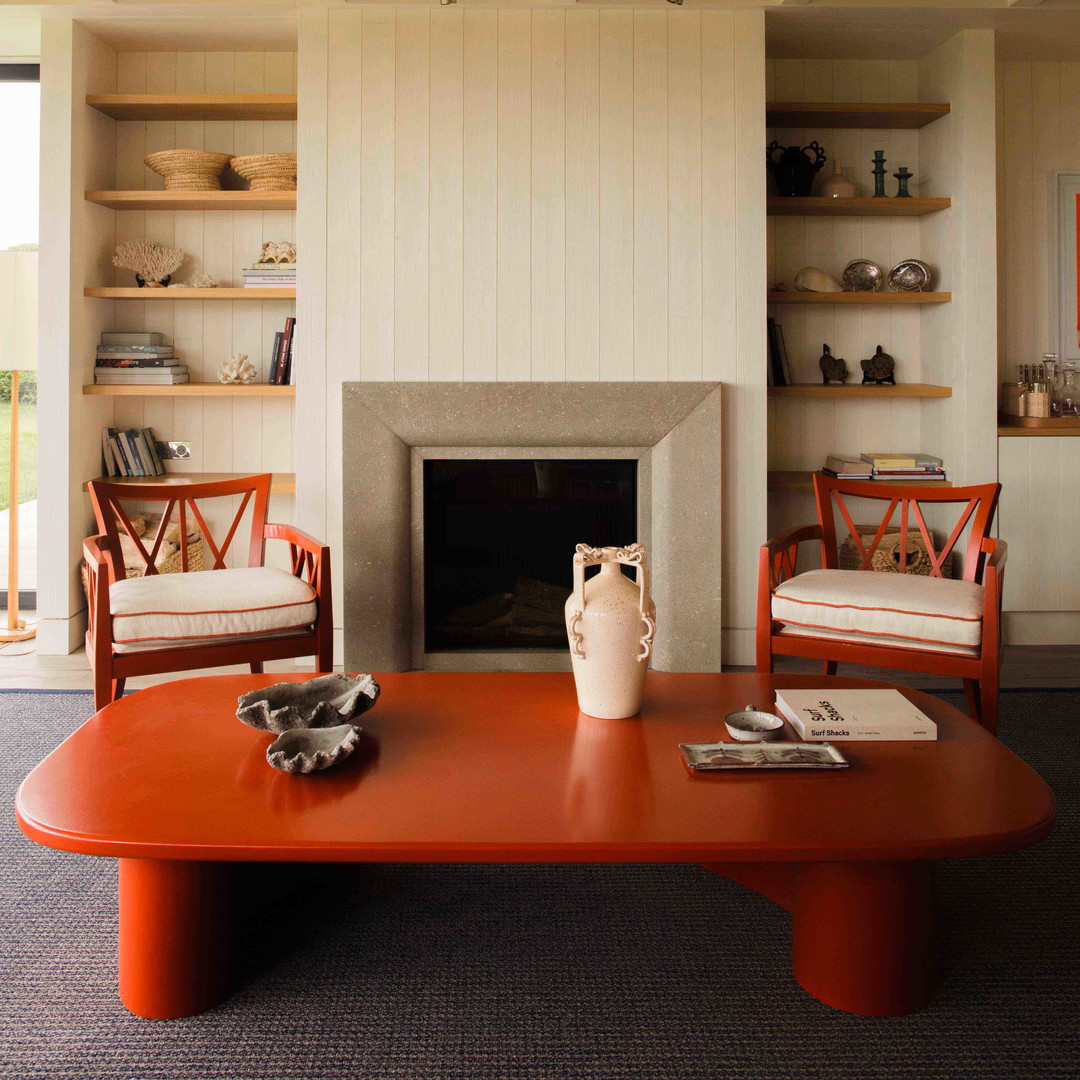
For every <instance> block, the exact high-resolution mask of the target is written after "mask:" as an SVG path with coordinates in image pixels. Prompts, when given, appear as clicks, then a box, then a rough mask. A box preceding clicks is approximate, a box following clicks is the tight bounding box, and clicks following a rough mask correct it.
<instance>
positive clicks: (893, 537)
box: [837, 525, 933, 577]
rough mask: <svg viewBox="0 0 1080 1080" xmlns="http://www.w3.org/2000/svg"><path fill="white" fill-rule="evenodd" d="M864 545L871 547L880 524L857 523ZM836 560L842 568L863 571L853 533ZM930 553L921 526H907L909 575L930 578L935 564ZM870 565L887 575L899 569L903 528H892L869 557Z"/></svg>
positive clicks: (895, 572)
mask: <svg viewBox="0 0 1080 1080" xmlns="http://www.w3.org/2000/svg"><path fill="white" fill-rule="evenodd" d="M855 528H856V529H858V531H859V536H860V537H861V538H862V542H863V547H864V548H867V549H869V547H870V545H871V544H872V543H873V542H874V537H875V536H877V531H878V529H879V528H880V526H879V525H856V526H855ZM837 555H838V558H837V563H838V565H839V567H840V569H841V570H861V569H862V556H861V555H860V554H859V549H858V547H857V546H856V544H855V541H854V540H853V539H852V538H851V536H850V534H849V535H848V537H847V538H846V539H845V540H844V542H843V543H842V544H841V545H840V550H839V551H838V553H837ZM932 565H933V564H932V563H931V562H930V556H929V555H928V554H927V553H926V542H925V541H924V540H923V538H922V536H920V535H919V531H918V529H917V528H916V529H908V534H907V569H906V572H907V573H909V574H918V575H920V576H921V577H929V576H930V570H931V567H932ZM870 567H871V569H873V570H878V571H880V572H881V573H885V574H898V573H899V572H900V530H899V528H895V529H893V528H889V529H888V530H886V532H885V535H884V536H883V537H882V538H881V543H880V544H878V547H877V551H875V552H874V554H873V556H872V557H871V559H870Z"/></svg>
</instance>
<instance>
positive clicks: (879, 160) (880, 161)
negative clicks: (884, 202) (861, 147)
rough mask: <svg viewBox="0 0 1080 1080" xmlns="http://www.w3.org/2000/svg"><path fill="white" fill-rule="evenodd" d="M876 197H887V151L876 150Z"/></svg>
mask: <svg viewBox="0 0 1080 1080" xmlns="http://www.w3.org/2000/svg"><path fill="white" fill-rule="evenodd" d="M873 171H874V198H875V199H883V198H885V151H884V150H875V151H874V170H873Z"/></svg>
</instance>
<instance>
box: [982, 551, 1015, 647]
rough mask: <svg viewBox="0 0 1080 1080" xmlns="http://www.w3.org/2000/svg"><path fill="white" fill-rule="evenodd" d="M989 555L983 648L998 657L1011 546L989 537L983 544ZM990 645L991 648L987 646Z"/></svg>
mask: <svg viewBox="0 0 1080 1080" xmlns="http://www.w3.org/2000/svg"><path fill="white" fill-rule="evenodd" d="M981 550H982V552H983V554H984V555H987V556H988V558H987V560H986V565H985V566H984V567H983V649H984V652H989V653H990V655H992V656H993V657H995V663H997V662H999V661H998V660H997V659H996V658H998V657H1000V648H1001V601H1002V599H1003V596H1004V592H1005V560H1006V558H1008V554H1009V546H1008V544H1006V543H1005V541H1004V540H995V539H993V538H992V537H987V538H986V539H985V540H983V542H982V544H981ZM987 646H989V649H988V648H987Z"/></svg>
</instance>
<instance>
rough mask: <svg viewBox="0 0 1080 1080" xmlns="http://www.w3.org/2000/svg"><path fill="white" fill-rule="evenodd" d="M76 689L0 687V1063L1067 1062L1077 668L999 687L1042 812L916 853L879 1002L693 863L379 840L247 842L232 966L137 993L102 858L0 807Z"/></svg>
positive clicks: (1079, 893)
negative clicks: (890, 995) (958, 844)
mask: <svg viewBox="0 0 1080 1080" xmlns="http://www.w3.org/2000/svg"><path fill="white" fill-rule="evenodd" d="M942 696H943V697H945V698H946V699H947V700H949V701H951V702H952V703H954V704H959V701H958V697H957V696H956V695H942ZM91 711H92V706H91V701H90V695H89V694H83V693H51V694H48V693H20V692H6V693H0V740H2V753H0V772H2V774H3V775H2V777H0V780H2V795H0V797H2V799H3V805H4V806H5V807H7V808H8V809H7V810H5V811H4V813H3V815H2V819H0V859H2V862H0V1077H4V1078H8V1077H11V1078H18V1080H34V1078H37V1077H49V1078H53V1077H79V1078H97V1077H103V1078H104V1077H107V1078H110V1080H112V1078H137V1080H181V1078H183V1080H186V1078H198V1080H219V1078H220V1080H255V1078H259V1080H262V1078H266V1080H323V1078H327V1080H337V1078H364V1080H382V1078H395V1080H429V1078H439V1080H442V1078H461V1080H487V1078H492V1080H517V1078H530V1080H562V1078H566V1080H592V1078H605V1080H607V1078H612V1080H614V1078H624V1077H625V1078H655V1080H684V1078H685V1080H713V1078H719V1077H738V1078H746V1080H774V1078H776V1080H825V1078H830V1080H831V1078H851V1080H879V1078H880V1080H906V1078H911V1080H945V1078H953V1077H956V1078H971V1080H997V1078H999V1077H1000V1078H1006V1077H1008V1078H1009V1080H1026V1078H1032V1080H1034V1078H1053V1077H1076V1076H1077V1075H1078V1072H1080V1034H1078V1025H1077V1015H1078V1006H1080V995H1078V991H1077V986H1078V979H1077V975H1078V971H1080V967H1078V961H1080V930H1078V928H1080V873H1078V867H1080V850H1078V831H1080V830H1078V821H1077V816H1078V815H1077V808H1078V806H1080V791H1078V787H1080V785H1078V777H1080V769H1078V765H1077V748H1076V741H1075V732H1076V730H1077V725H1078V723H1080V693H1073V692H1070V693H1064V692H1062V693H1055V692H1045V693H1038V692H1027V691H1025V692H1012V693H1006V694H1004V695H1003V702H1002V724H1001V735H1002V738H1003V739H1004V741H1005V742H1006V743H1007V744H1008V745H1009V746H1010V747H1012V748H1013V749H1014V750H1015V751H1016V752H1017V753H1018V754H1020V756H1021V757H1023V758H1024V759H1025V760H1027V761H1028V762H1029V763H1030V764H1031V765H1033V766H1034V767H1035V768H1036V769H1037V770H1038V771H1039V772H1040V773H1041V774H1042V775H1043V776H1045V777H1046V779H1047V780H1048V781H1049V783H1050V784H1051V786H1052V787H1053V788H1054V791H1055V794H1056V796H1057V800H1058V807H1059V820H1058V826H1057V829H1056V831H1055V833H1054V834H1053V836H1051V838H1050V839H1049V840H1047V841H1046V842H1044V843H1043V844H1041V845H1038V846H1037V847H1035V848H1031V849H1029V850H1027V851H1024V852H1020V853H1018V854H1015V855H1007V856H1000V857H995V858H986V859H971V860H962V861H953V862H949V863H945V864H943V865H942V866H941V868H940V872H939V876H938V883H939V896H940V922H941V931H942V933H941V938H942V941H941V956H942V983H941V988H940V991H939V993H938V995H937V997H936V999H935V1000H934V1002H933V1003H932V1004H931V1005H930V1006H929V1008H927V1009H926V1010H924V1011H923V1012H922V1013H919V1014H917V1015H915V1016H910V1017H904V1018H897V1019H884V1020H882V1019H866V1018H860V1017H855V1016H849V1015H846V1014H843V1013H839V1012H835V1011H833V1010H831V1009H829V1008H827V1007H826V1006H824V1005H822V1004H820V1003H819V1002H817V1001H816V1000H814V999H813V998H811V997H809V996H808V995H807V994H806V993H805V992H804V991H803V990H802V989H801V988H800V987H799V986H798V985H797V984H796V983H795V982H794V980H793V978H792V976H791V971H790V964H789V924H788V918H787V915H786V913H785V912H783V911H782V910H781V909H779V908H777V907H776V906H774V905H773V904H771V903H769V902H768V901H766V900H763V899H761V898H760V897H758V896H756V895H755V894H754V893H751V892H749V891H748V890H745V889H742V888H740V887H739V886H737V885H734V884H732V883H730V882H727V881H724V880H723V879H721V878H718V877H715V876H714V875H712V874H709V873H708V872H706V871H705V870H702V869H700V868H699V867H696V866H655V867H654V866H612V867H603V866H601V867H584V866H550V867H543V866H539V867H534V866H432V867H423V866H392V865H384V866H372V867H345V868H340V867H338V868H334V867H331V868H324V867H304V866H296V867H293V868H290V869H289V870H288V871H287V872H284V873H279V872H278V871H277V870H275V869H270V868H253V869H252V871H251V877H250V878H249V880H248V882H247V885H248V887H249V888H250V889H252V890H254V891H255V893H256V894H258V893H259V892H260V890H261V897H262V900H261V903H259V904H258V905H257V906H255V907H253V908H252V911H251V917H250V924H249V926H248V931H249V934H248V942H247V949H246V952H245V956H244V963H245V966H246V967H247V973H246V974H247V978H246V982H245V984H244V987H243V989H242V990H240V991H239V992H238V993H237V994H236V995H235V996H234V997H232V998H231V999H230V1000H229V1001H227V1002H226V1003H225V1004H223V1005H222V1006H220V1007H219V1008H217V1009H215V1010H213V1011H212V1012H209V1013H206V1014H204V1015H202V1016H198V1017H194V1018H191V1019H188V1020H179V1021H168V1022H161V1021H146V1020H139V1019H136V1018H135V1017H133V1016H131V1015H130V1014H128V1013H127V1012H126V1011H125V1010H124V1009H123V1007H122V1006H121V1005H120V1003H119V1001H118V1000H117V997H116V989H115V986H116V973H115V934H116V907H115V905H116V873H115V865H114V864H113V863H112V861H111V860H105V859H94V858H90V857H83V856H77V855H70V854H64V853H61V852H55V851H50V850H46V849H45V848H42V847H39V846H38V845H36V844H33V843H31V842H30V841H29V840H27V839H25V838H24V837H23V835H22V834H21V833H20V832H19V831H18V828H17V827H16V825H15V823H14V820H13V817H12V814H11V811H10V807H11V805H12V800H13V798H14V794H15V789H16V787H17V785H18V782H19V781H20V780H21V778H22V777H23V776H24V775H25V774H26V773H27V772H28V771H29V770H30V769H31V768H32V767H33V765H35V764H36V763H37V762H38V761H39V760H40V759H41V758H42V757H44V756H45V755H46V754H47V753H48V752H49V751H50V750H51V749H52V748H53V747H54V746H55V745H56V744H57V743H58V742H59V741H60V740H61V739H62V738H63V737H64V736H65V735H66V734H67V733H68V732H70V731H71V730H73V729H74V728H75V727H76V726H77V725H78V723H80V722H81V721H82V720H84V719H85V718H86V717H88V716H89V715H90V713H91ZM270 942H275V943H277V948H276V949H273V950H272V949H270V948H268V943H270Z"/></svg>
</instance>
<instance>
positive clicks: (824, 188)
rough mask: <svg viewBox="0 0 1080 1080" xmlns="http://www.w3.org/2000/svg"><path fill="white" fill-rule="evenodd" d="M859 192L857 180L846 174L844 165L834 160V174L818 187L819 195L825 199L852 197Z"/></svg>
mask: <svg viewBox="0 0 1080 1080" xmlns="http://www.w3.org/2000/svg"><path fill="white" fill-rule="evenodd" d="M857 194H858V189H857V188H856V187H855V182H854V181H853V180H849V179H848V178H847V177H846V176H845V175H844V167H843V165H842V164H841V163H840V162H839V161H838V160H834V161H833V165H832V174H831V175H830V176H829V177H828V178H827V179H826V180H824V181H823V182H822V184H821V187H819V188H818V195H820V196H821V197H822V198H823V199H850V198H852V197H853V196H855V195H857Z"/></svg>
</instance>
